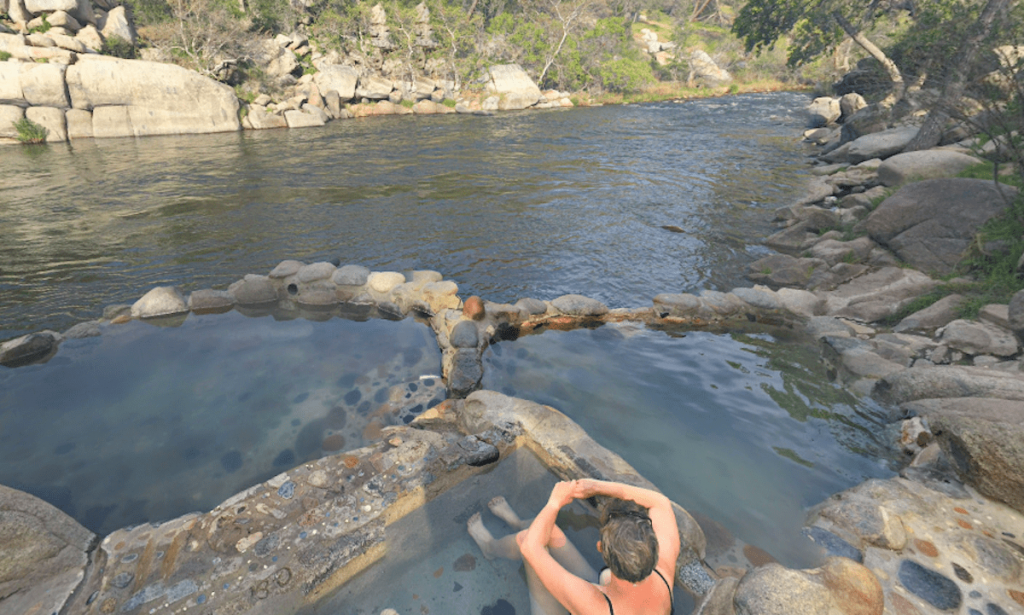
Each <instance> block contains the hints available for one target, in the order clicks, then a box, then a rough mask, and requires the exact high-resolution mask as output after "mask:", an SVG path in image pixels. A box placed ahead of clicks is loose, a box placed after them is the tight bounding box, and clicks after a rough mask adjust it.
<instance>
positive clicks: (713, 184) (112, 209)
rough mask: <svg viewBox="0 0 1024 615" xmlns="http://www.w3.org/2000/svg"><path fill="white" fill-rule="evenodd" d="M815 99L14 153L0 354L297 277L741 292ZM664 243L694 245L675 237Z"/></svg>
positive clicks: (729, 101) (482, 289)
mask: <svg viewBox="0 0 1024 615" xmlns="http://www.w3.org/2000/svg"><path fill="white" fill-rule="evenodd" d="M806 101H807V98H806V96H804V95H800V94H791V93H782V94H750V95H744V96H733V97H726V98H718V99H708V100H698V101H690V102H685V103H672V102H666V103H658V104H644V105H628V106H615V107H611V106H609V107H593V108H585V109H572V110H566V111H555V110H552V111H546V112H522V113H503V114H499V115H496V116H493V117H477V116H462V115H449V116H431V117H411V116H407V117H394V118H371V119H365V120H355V121H342V122H333V123H330V124H328V125H327V126H326V127H325V128H322V129H304V130H275V131H261V132H252V131H250V132H242V133H233V134H219V135H204V136H188V137H154V138H146V139H105V140H104V139H97V140H84V141H76V142H74V143H72V144H50V145H46V146H34V147H6V148H4V149H3V150H0V177H2V178H3V185H4V190H2V191H0V228H3V229H4V232H3V239H2V241H0V340H3V339H7V338H10V337H14V336H16V335H20V334H24V333H27V332H30V331H35V330H39V329H47V328H48V329H53V330H56V331H62V330H65V329H67V328H68V327H70V326H72V325H74V324H76V323H78V322H81V321H83V320H89V319H92V318H97V317H99V316H100V314H101V313H102V309H103V307H104V306H105V305H108V304H111V303H118V302H129V303H130V302H133V301H134V300H135V299H137V298H138V297H139V296H141V295H142V294H144V293H145V292H146V291H147V290H149V289H150V288H151V287H152V286H156V285H163V284H174V285H177V286H178V287H179V288H181V289H182V291H184V292H188V291H190V290H195V289H200V288H225V287H227V285H228V284H230V283H231V282H233V281H234V280H236V279H239V278H240V277H241V276H242V275H244V274H246V273H253V272H267V271H269V270H270V269H271V268H273V266H274V265H276V264H277V263H278V262H279V261H281V260H283V259H288V258H294V259H298V260H303V261H306V262H312V261H316V260H328V259H331V258H337V259H339V260H340V261H341V262H343V263H359V264H363V265H366V266H368V267H370V268H372V269H377V270H387V269H391V270H403V269H410V268H415V269H435V270H438V271H440V272H441V273H443V274H444V276H445V277H446V278H448V279H452V280H454V281H456V282H457V283H458V284H459V286H460V295H462V296H464V297H465V296H468V295H469V294H479V295H481V296H482V297H484V298H486V299H489V300H493V301H514V300H516V299H517V298H519V297H523V296H532V297H536V298H539V299H552V298H555V297H557V296H559V295H562V294H566V293H580V294H585V295H589V296H593V297H595V298H598V299H600V300H602V301H604V302H606V303H608V304H609V305H610V306H612V307H637V306H642V305H649V304H650V299H651V297H653V296H654V295H655V294H657V293H661V292H686V291H694V290H699V289H704V288H711V289H718V290H721V289H728V288H732V287H734V286H737V285H743V284H745V281H744V279H743V273H744V270H745V266H746V264H747V263H749V262H751V261H752V260H755V259H756V258H759V257H760V256H761V255H763V254H764V253H765V249H764V248H763V247H762V246H760V245H759V244H758V239H759V238H760V237H763V236H765V235H766V234H767V233H768V232H769V230H770V226H769V220H770V218H771V210H772V209H774V208H775V207H778V206H781V205H785V204H787V203H788V201H789V200H790V199H791V198H792V197H794V196H795V194H796V192H797V190H798V186H799V185H800V184H801V182H802V181H803V178H804V177H805V176H806V174H807V171H806V169H807V165H806V164H805V162H806V158H805V155H806V151H805V150H804V148H803V146H802V145H800V143H799V142H798V139H797V137H796V135H797V134H798V130H799V129H800V127H802V126H803V123H804V118H803V115H802V111H800V109H802V107H803V106H804V105H805V104H806ZM665 225H673V226H677V227H680V228H681V229H683V230H684V231H685V232H683V233H678V232H670V231H668V230H665V229H663V228H661V227H662V226H665Z"/></svg>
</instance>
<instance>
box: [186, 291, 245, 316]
mask: <svg viewBox="0 0 1024 615" xmlns="http://www.w3.org/2000/svg"><path fill="white" fill-rule="evenodd" d="M234 305H235V298H234V297H232V296H231V293H229V292H228V291H226V290H209V289H204V290H197V291H195V292H193V293H192V294H190V295H189V296H188V309H190V310H192V311H193V312H195V313H197V314H202V313H210V312H225V311H227V310H229V309H231V308H232V307H234Z"/></svg>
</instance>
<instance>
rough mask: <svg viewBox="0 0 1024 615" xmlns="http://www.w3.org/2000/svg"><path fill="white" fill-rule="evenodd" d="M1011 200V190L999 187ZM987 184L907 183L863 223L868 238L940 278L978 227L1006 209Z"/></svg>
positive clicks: (976, 181)
mask: <svg viewBox="0 0 1024 615" xmlns="http://www.w3.org/2000/svg"><path fill="white" fill-rule="evenodd" d="M1002 192H1003V194H1005V195H1006V196H1007V197H1008V198H1010V199H1012V198H1013V197H1014V196H1016V194H1017V190H1016V189H1015V188H1012V187H1009V186H1003V187H1002ZM1006 207H1007V203H1006V201H1004V200H1003V197H1002V196H1001V195H1000V191H999V189H997V188H996V187H995V186H994V184H993V183H992V182H991V181H987V180H984V179H962V178H957V179H930V180H925V181H922V182H916V183H913V184H909V185H907V186H904V187H903V188H901V189H900V190H899V191H898V192H897V193H896V194H894V195H892V196H891V197H889V198H888V199H886V200H885V201H883V202H882V204H881V205H879V206H878V209H876V210H875V211H874V212H872V213H871V215H870V216H868V218H867V220H866V221H865V228H866V229H867V231H868V233H869V234H870V235H871V238H872V239H874V240H875V241H877V242H878V243H880V244H882V245H884V246H886V247H888V248H889V249H891V250H892V251H893V252H895V253H896V255H897V256H899V257H900V258H901V259H902V260H904V261H905V262H907V263H908V264H910V265H912V266H914V267H917V268H918V269H922V270H924V271H934V272H937V273H939V274H941V275H946V274H949V273H952V271H953V269H954V268H955V267H956V265H957V263H959V262H960V258H961V256H962V255H963V252H964V250H966V249H967V247H968V246H969V245H970V243H971V241H972V240H973V239H974V234H975V233H976V232H977V230H978V228H979V227H980V226H981V225H982V224H984V223H985V222H986V221H987V220H988V219H989V218H991V217H993V216H995V215H997V214H999V213H1001V212H1003V211H1005V209H1006Z"/></svg>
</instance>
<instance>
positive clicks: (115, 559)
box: [0, 261, 1024, 615]
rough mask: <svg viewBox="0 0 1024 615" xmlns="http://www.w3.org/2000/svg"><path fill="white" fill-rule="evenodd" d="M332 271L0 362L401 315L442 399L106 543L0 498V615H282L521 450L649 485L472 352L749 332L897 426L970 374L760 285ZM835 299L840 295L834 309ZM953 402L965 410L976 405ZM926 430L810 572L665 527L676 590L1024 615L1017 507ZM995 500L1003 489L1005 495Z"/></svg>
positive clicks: (166, 303)
mask: <svg viewBox="0 0 1024 615" xmlns="http://www.w3.org/2000/svg"><path fill="white" fill-rule="evenodd" d="M339 265H340V263H328V262H321V263H313V264H304V263H301V262H298V261H284V262H282V263H281V264H280V265H278V266H277V267H275V268H274V269H273V270H272V271H271V272H269V274H267V275H248V276H245V278H243V279H242V280H239V281H238V282H236V283H234V284H232V285H231V286H230V287H229V288H228V289H227V290H199V291H195V292H193V293H191V294H190V295H189V296H188V297H184V296H183V295H182V294H181V293H180V292H179V291H178V290H177V289H175V288H171V287H158V288H154V289H152V290H151V291H149V292H148V293H146V294H145V295H144V296H143V297H141V298H140V299H139V300H138V301H137V302H136V303H135V304H133V305H130V306H129V305H120V306H110V307H108V308H107V309H106V310H105V311H104V314H103V317H102V318H100V319H97V320H96V321H91V322H86V323H81V324H79V325H76V326H75V327H72V328H71V329H69V330H68V331H66V332H63V333H55V332H51V331H42V332H38V333H34V334H30V335H27V336H23V337H21V338H17V339H14V340H10V341H7V342H5V343H3V344H2V345H0V364H2V365H4V366H6V367H18V366H22V365H30V364H33V363H38V362H44V361H48V360H49V359H51V358H52V357H54V356H55V355H56V354H57V353H58V351H59V344H60V343H61V341H62V340H64V339H71V338H80V337H88V336H95V335H102V333H103V331H104V330H105V329H106V328H107V327H112V326H117V325H118V324H122V323H125V322H128V321H130V320H133V319H137V320H142V321H145V322H149V323H152V324H155V325H160V326H173V325H175V324H180V323H181V322H183V321H184V319H185V318H186V317H187V316H188V314H189V313H190V312H191V313H197V314H203V313H215V312H226V311H230V310H237V311H238V312H241V313H243V314H247V315H251V316H263V315H267V314H279V315H288V316H299V317H304V318H309V319H314V320H319V319H327V318H332V317H347V318H353V319H365V318H375V317H379V318H392V319H400V318H405V317H413V318H416V319H417V320H419V321H421V322H423V323H424V324H426V325H428V326H430V327H431V329H432V330H433V332H434V335H435V337H436V339H437V343H438V346H439V347H440V349H441V351H442V373H443V376H444V379H445V382H446V385H447V387H448V390H449V394H450V399H449V400H448V401H445V402H443V403H441V404H440V405H438V406H435V407H434V408H432V409H430V410H428V411H426V412H424V413H422V414H421V415H420V416H418V417H417V418H416V419H415V420H413V421H412V422H411V424H410V425H407V426H406V425H402V426H393V427H388V428H385V429H384V431H383V432H382V437H381V440H380V441H378V442H376V443H374V444H372V445H370V446H367V447H364V448H361V449H358V450H355V451H350V452H345V453H340V454H337V455H333V456H330V457H325V458H323V459H320V460H317V461H314V462H309V463H305V464H303V465H301V466H299V467H296V468H293V469H291V470H289V471H287V472H285V473H283V474H280V475H278V476H276V477H274V478H272V479H271V480H268V481H266V482H264V483H261V484H258V485H255V486H253V487H251V488H249V489H247V490H245V491H243V492H241V493H239V494H237V495H235V496H234V497H232V498H230V499H228V500H226V501H225V502H223V503H222V504H220V505H219V506H218V507H216V508H215V509H213V510H212V511H210V512H207V513H197V514H191V515H186V516H183V517H180V518H177V519H173V520H170V521H167V522H164V523H158V524H145V525H142V526H137V527H132V528H124V529H122V530H118V531H116V532H113V533H112V534H110V535H108V536H106V537H103V538H100V537H97V536H94V535H93V534H91V533H90V532H88V531H87V530H85V529H84V528H82V527H81V526H79V525H78V524H77V523H76V522H75V521H73V520H71V519H70V518H68V517H67V516H66V515H64V514H63V513H61V512H59V511H57V510H56V509H55V508H53V507H52V506H50V505H48V504H46V503H44V502H42V501H41V500H38V499H36V498H34V497H33V496H30V495H27V494H24V493H21V492H18V491H15V490H12V489H7V488H3V489H0V536H3V537H5V538H4V540H3V541H2V542H0V545H2V546H0V552H2V555H3V560H4V561H7V562H9V563H10V567H9V570H10V572H9V573H8V574H6V575H4V576H3V577H2V578H0V596H4V597H3V598H2V599H0V612H2V613H8V612H10V613H23V612H55V613H56V612H59V613H75V614H77V613H115V612H116V613H183V612H185V611H186V610H189V609H191V610H193V611H195V609H199V611H198V612H201V613H207V612H209V613H242V612H247V613H248V612H253V613H287V612H295V611H298V610H300V609H302V608H305V607H308V606H309V605H312V604H316V603H317V602H318V601H320V600H322V599H324V598H325V597H326V596H328V595H330V594H331V593H332V591H334V590H336V589H337V588H338V587H340V586H341V585H343V584H344V583H345V582H346V581H347V580H348V579H351V578H352V577H353V576H354V575H355V574H357V573H358V572H360V571H362V570H364V569H366V568H367V567H369V566H371V565H372V564H373V563H374V562H376V561H378V560H379V559H380V558H381V557H382V556H383V554H384V553H386V551H387V548H388V527H389V526H390V525H391V524H392V523H394V522H395V521H397V520H398V519H401V518H402V517H403V516H405V515H406V514H408V513H409V512H410V511H412V510H416V509H417V508H419V507H421V506H423V505H424V504H425V503H426V502H428V501H431V500H433V499H434V498H436V497H437V496H439V495H440V494H442V493H444V492H445V491H446V490H448V489H449V488H451V487H452V486H454V485H457V484H459V483H460V482H462V481H464V480H466V479H467V478H470V477H477V476H483V475H484V474H486V472H487V469H488V468H489V467H493V464H496V463H501V462H502V460H504V459H507V458H508V456H509V455H510V454H512V453H513V452H514V451H516V450H517V449H519V448H526V449H528V450H530V451H532V452H533V453H534V454H536V455H537V456H538V458H540V459H541V461H542V462H543V463H544V464H545V465H546V466H547V467H548V468H549V469H550V470H551V471H552V472H553V473H554V474H556V475H557V476H559V477H561V478H565V479H570V478H581V477H594V478H603V479H610V480H622V481H625V482H631V483H635V484H645V485H649V483H647V481H646V480H645V479H644V478H643V477H641V476H639V474H638V473H637V472H636V471H635V470H634V469H633V468H632V467H630V466H629V465H628V464H627V463H626V462H625V461H623V460H622V459H621V458H620V457H618V456H617V455H616V454H614V453H612V452H611V451H608V450H607V449H604V448H603V447H601V446H600V445H598V444H597V443H596V442H594V441H593V440H592V439H591V438H590V437H589V436H588V435H587V434H586V433H585V432H584V431H583V430H582V429H580V428H579V427H578V426H577V425H576V424H575V423H573V422H572V421H571V420H570V419H568V418H567V417H565V416H564V415H562V414H561V413H560V412H558V411H557V410H555V409H553V408H549V407H545V406H541V405H539V404H535V403H533V402H529V401H525V400H521V399H516V398H512V397H507V396H504V395H501V394H499V393H495V392H491V391H481V390H478V389H479V386H480V382H481V378H482V375H483V366H482V362H481V357H482V353H483V351H484V349H486V347H487V346H488V345H489V344H492V343H495V342H497V341H501V340H506V339H514V338H516V337H518V336H520V335H525V334H529V333H531V332H537V331H541V330H545V329H572V328H577V327H597V326H601V325H602V324H604V323H609V322H617V321H636V322H641V323H644V324H645V325H647V326H649V327H654V328H662V327H664V328H671V327H682V328H688V327H689V328H697V327H700V328H703V327H718V326H722V327H725V326H728V325H729V323H730V322H743V323H748V324H749V323H755V324H757V325H764V326H766V327H780V326H781V327H787V328H798V329H803V330H806V331H807V332H808V333H809V334H810V335H811V336H812V337H811V339H817V340H819V343H820V344H821V347H822V352H823V359H824V360H826V361H828V362H829V363H830V365H831V366H832V368H833V370H834V373H835V375H836V377H837V378H840V379H842V380H843V381H844V382H846V383H847V384H848V386H850V388H851V389H852V390H854V391H856V392H859V393H861V394H866V393H871V392H873V393H875V394H876V395H878V396H880V397H881V398H883V399H884V400H886V401H888V402H889V403H890V405H891V406H892V408H893V419H894V420H900V419H902V418H903V414H902V412H903V411H906V410H907V408H908V407H910V406H908V405H907V404H914V403H917V404H921V403H922V402H921V401H920V400H922V399H927V398H929V397H931V396H930V395H928V394H927V393H925V392H923V391H925V389H927V388H928V387H931V389H932V390H933V391H934V389H935V388H936V387H938V388H941V387H942V386H946V385H945V384H944V383H945V382H946V381H947V380H948V379H950V378H953V379H955V378H957V377H958V374H960V372H963V371H964V370H969V369H972V368H962V367H957V366H949V367H948V368H947V369H943V368H939V367H932V368H931V370H932V371H928V370H918V369H913V370H888V371H886V370H887V369H888V368H889V367H890V366H891V365H892V364H894V363H895V362H896V359H895V357H896V351H895V350H894V349H893V347H897V348H902V347H907V348H912V347H913V344H914V343H915V342H919V341H918V340H914V339H910V338H912V337H913V336H904V337H906V338H908V339H901V338H900V337H897V336H896V335H895V334H886V333H879V332H878V331H877V330H876V329H874V328H872V327H868V326H865V325H863V324H861V323H858V322H856V321H853V320H849V319H843V318H841V317H837V315H835V314H830V313H829V310H830V309H832V308H831V307H830V305H832V304H830V303H829V299H828V297H822V296H821V295H820V294H815V293H811V292H808V291H801V290H794V289H781V290H779V291H775V290H772V289H770V288H767V287H761V286H755V287H754V288H737V289H734V290H733V291H732V292H729V293H721V292H715V291H705V292H704V293H701V294H700V295H691V294H664V295H658V296H656V297H654V299H653V301H652V306H651V307H645V308H638V309H615V310H610V309H608V308H607V307H606V306H605V305H603V304H601V303H600V302H598V301H596V300H593V299H590V298H587V297H582V296H579V295H565V296H562V297H559V298H557V299H554V300H552V301H540V300H536V299H529V298H524V299H520V300H519V301H517V302H516V303H515V304H496V303H491V302H487V301H483V300H481V299H480V298H478V297H469V298H466V299H465V300H464V301H463V300H462V299H461V298H460V297H459V296H458V287H457V285H456V284H455V283H454V282H452V281H449V280H444V279H443V276H442V275H441V274H439V273H437V272H434V271H409V272H380V271H378V272H372V271H369V270H368V269H366V268H363V267H360V266H355V265H346V266H339ZM876 287H878V285H876ZM865 293H867V291H866V290H865ZM834 296H835V297H843V295H842V293H841V292H840V291H836V292H835V293H834ZM833 303H834V302H833ZM847 303H849V302H847ZM842 307H846V304H844V305H843V306H842ZM886 336H888V337H886ZM901 343H902V346H901V345H900V344H901ZM908 352H909V351H908ZM872 366H873V367H874V371H872V369H871V367H872ZM879 369H882V372H879ZM934 370H939V371H941V372H942V373H941V374H936V373H935V371H934ZM950 370H952V371H950ZM924 371H928V373H927V374H924ZM875 372H878V373H875ZM883 372H884V373H883ZM954 372H956V373H954ZM922 374H923V375H924V376H928V375H931V380H927V379H922V378H923V376H922ZM1000 374H1003V375H1000ZM971 375H972V376H975V377H974V378H973V380H972V381H973V382H974V383H975V386H976V387H977V386H980V385H977V383H978V382H982V376H984V377H985V378H989V379H990V380H992V381H993V382H992V383H991V385H992V386H990V387H988V388H987V389H984V390H981V389H979V390H978V392H977V393H973V395H974V396H975V397H978V398H985V399H992V400H1001V401H1013V400H1024V397H1022V396H1019V392H1021V391H1024V382H1022V381H1021V379H1020V378H1019V377H1018V376H1016V375H1015V374H1010V373H1007V372H990V373H986V374H984V375H981V374H977V375H974V374H971ZM940 376H941V377H940ZM943 378H945V379H946V380H943ZM929 383H930V384H929ZM983 384H984V383H983ZM958 390H959V391H960V393H961V394H960V397H970V395H972V394H970V393H969V392H968V393H964V391H965V390H966V389H964V388H963V387H960V388H959V389H958ZM946 397H950V396H949V395H947V396H946ZM979 403H984V402H979ZM1018 403H1020V401H1018ZM901 404H902V406H900V405H901ZM914 420H916V421H917V423H914ZM920 424H921V423H920V419H919V418H918V419H913V420H909V421H906V422H904V424H903V426H902V427H903V441H902V443H901V446H903V447H904V448H905V449H906V450H908V452H910V453H912V454H913V460H912V462H911V463H910V465H909V466H908V467H907V468H906V469H905V470H904V471H903V472H902V475H901V476H900V477H897V478H893V479H890V480H872V481H868V482H867V483H864V484H862V485H859V486H857V487H855V488H853V489H850V490H848V491H847V492H844V493H841V494H837V495H836V496H834V497H833V498H830V499H829V500H827V501H826V502H823V503H822V504H820V505H819V506H817V507H815V508H814V509H813V510H812V511H811V513H810V516H809V518H808V521H807V527H806V531H805V535H806V536H807V537H808V538H809V539H810V540H811V541H813V542H814V543H816V544H818V545H819V546H820V547H821V550H822V551H821V552H822V557H823V563H822V565H821V566H820V567H818V568H813V569H808V570H793V569H788V568H785V567H783V566H781V565H779V564H777V563H773V562H771V561H770V557H768V558H764V557H763V556H762V555H761V554H758V553H757V551H756V550H754V549H750V550H748V549H743V552H744V554H745V560H744V561H742V562H740V564H739V565H729V564H728V563H726V562H722V561H714V560H713V559H712V560H711V561H709V558H708V556H707V553H708V549H707V546H708V544H709V542H711V541H714V540H716V536H715V535H714V532H713V531H712V532H706V530H707V529H708V528H704V529H702V527H701V525H699V524H698V523H697V522H696V521H695V520H694V518H693V517H692V516H691V515H690V514H689V513H687V512H686V511H685V510H684V509H683V508H681V507H677V508H676V514H677V520H678V521H679V525H680V532H681V536H682V537H683V541H684V545H685V548H684V550H683V553H682V554H681V556H680V561H679V565H678V571H677V572H678V574H677V579H676V580H677V583H678V586H679V587H682V588H684V589H685V591H686V592H687V593H689V594H690V595H691V596H693V598H694V600H695V603H696V609H695V611H694V612H695V613H702V614H708V615H710V614H727V613H729V614H737V613H738V614H741V615H754V614H758V615H762V614H766V615H771V614H775V613H778V614H780V615H781V614H783V613H787V614H803V613H828V612H831V613H843V614H845V615H854V614H858V615H859V614H865V615H867V614H869V613H877V614H881V613H883V612H894V613H925V614H928V613H948V612H952V611H956V612H967V613H972V614H973V613H975V612H977V613H989V614H996V615H998V614H999V613H1009V612H1013V611H1014V610H1015V609H1018V608H1024V577H1022V574H1024V546H1022V542H1024V541H1022V537H1024V516H1022V515H1021V507H1020V506H1019V505H1018V504H1016V502H1015V501H1014V500H1013V499H1012V497H1009V498H1007V497H1004V498H998V499H997V498H995V497H993V496H991V495H989V497H984V496H983V495H980V494H979V491H978V490H976V489H983V488H984V485H983V484H982V483H981V482H973V481H972V477H974V476H976V475H977V473H978V470H976V469H975V470H973V471H974V472H975V474H972V473H971V472H972V470H971V469H970V468H969V469H968V470H966V471H961V472H959V473H958V472H956V470H957V469H958V468H957V467H956V464H957V463H958V462H962V463H967V464H969V463H970V461H971V460H970V459H969V458H968V459H966V460H965V459H964V455H967V456H968V457H969V453H970V451H969V450H968V451H967V453H963V454H961V456H960V457H959V458H958V457H957V456H956V455H955V454H952V453H951V451H952V450H954V449H955V447H956V446H958V445H957V444H956V442H954V443H953V444H952V445H951V444H949V443H948V442H946V441H944V440H941V438H940V441H939V442H931V441H930V438H932V437H933V434H932V433H931V432H928V431H927V430H925V429H923V428H918V427H919V426H920ZM915 426H917V427H915ZM954 433H955V432H954ZM951 446H952V447H953V448H951ZM959 446H961V449H957V450H966V449H963V447H964V446H965V445H962V444H961V445H959ZM1011 474H1012V473H1011ZM958 477H959V478H960V479H963V480H964V481H965V482H960V480H958ZM1003 480H1004V483H1003V484H1004V486H1005V484H1006V482H1007V481H1009V482H1010V483H1011V484H1012V481H1013V480H1014V477H1013V476H1012V475H1010V476H1008V477H1004V479H1003ZM965 483H966V484H965ZM999 499H1002V500H1003V501H998V500H999ZM712 529H713V528H712ZM14 538H18V539H19V540H14Z"/></svg>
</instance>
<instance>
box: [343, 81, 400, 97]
mask: <svg viewBox="0 0 1024 615" xmlns="http://www.w3.org/2000/svg"><path fill="white" fill-rule="evenodd" d="M394 89H395V84H394V82H393V81H391V80H390V79H385V78H383V77H378V76H376V75H363V76H362V77H360V78H359V87H358V88H356V91H355V96H356V98H369V99H370V100H384V99H385V98H387V97H388V96H390V95H391V91H392V90H394ZM339 94H340V92H339Z"/></svg>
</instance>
